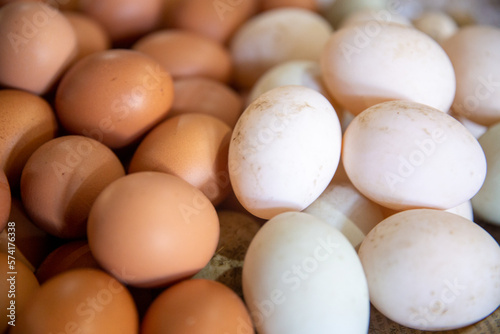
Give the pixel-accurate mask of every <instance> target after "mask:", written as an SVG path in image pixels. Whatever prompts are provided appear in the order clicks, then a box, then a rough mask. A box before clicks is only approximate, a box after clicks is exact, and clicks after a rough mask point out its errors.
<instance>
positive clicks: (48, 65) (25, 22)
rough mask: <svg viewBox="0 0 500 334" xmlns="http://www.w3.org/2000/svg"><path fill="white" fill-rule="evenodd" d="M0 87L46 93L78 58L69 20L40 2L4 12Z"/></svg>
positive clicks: (0, 16)
mask: <svg viewBox="0 0 500 334" xmlns="http://www.w3.org/2000/svg"><path fill="white" fill-rule="evenodd" d="M0 36H5V37H4V38H2V39H0V50H2V52H0V85H4V86H6V87H11V88H18V89H22V90H27V91H30V92H32V93H34V94H44V93H46V92H47V91H48V90H49V89H50V88H51V87H52V85H53V84H54V82H55V81H56V80H57V79H58V77H59V76H60V75H61V74H62V72H63V71H64V70H65V68H66V66H67V65H68V64H69V62H70V61H71V60H72V59H73V57H74V56H75V55H76V47H77V45H76V36H75V32H74V31H73V28H72V27H71V25H70V24H69V22H68V20H66V18H65V17H64V16H63V15H62V14H61V13H60V12H59V11H58V10H57V9H55V8H53V7H51V6H49V5H46V4H43V3H40V2H12V3H9V4H7V5H5V6H3V7H1V8H0Z"/></svg>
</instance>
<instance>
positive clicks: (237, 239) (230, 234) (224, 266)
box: [193, 210, 260, 297]
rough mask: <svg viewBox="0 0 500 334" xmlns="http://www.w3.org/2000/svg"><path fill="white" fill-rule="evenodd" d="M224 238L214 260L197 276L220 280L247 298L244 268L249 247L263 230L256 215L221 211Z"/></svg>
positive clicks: (218, 213)
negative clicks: (244, 287) (244, 286)
mask: <svg viewBox="0 0 500 334" xmlns="http://www.w3.org/2000/svg"><path fill="white" fill-rule="evenodd" d="M217 215H218V216H219V223H220V237H219V244H218V245H217V251H216V253H215V254H214V256H213V257H212V259H211V260H210V262H209V263H208V264H207V265H206V266H205V268H203V269H202V270H201V271H200V272H199V273H197V274H196V275H195V276H194V277H193V278H205V279H210V280H214V281H218V282H220V283H222V284H225V285H226V286H228V287H230V288H231V289H232V290H233V291H234V292H236V293H237V294H238V296H240V297H243V289H242V284H241V283H242V278H241V274H242V270H243V262H244V260H245V255H246V253H247V249H248V246H249V245H250V242H251V241H252V239H253V237H254V236H255V234H256V233H257V231H258V230H259V229H260V223H259V222H258V221H257V219H254V218H253V216H251V215H248V214H244V213H241V212H236V211H228V210H220V211H218V212H217Z"/></svg>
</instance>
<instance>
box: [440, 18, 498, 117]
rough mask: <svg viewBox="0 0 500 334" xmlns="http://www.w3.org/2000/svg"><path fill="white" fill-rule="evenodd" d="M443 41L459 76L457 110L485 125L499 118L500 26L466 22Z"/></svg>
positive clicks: (454, 103)
mask: <svg viewBox="0 0 500 334" xmlns="http://www.w3.org/2000/svg"><path fill="white" fill-rule="evenodd" d="M442 45H443V48H444V50H445V51H446V53H447V54H448V56H449V57H450V59H451V62H452V63H453V67H454V68H455V73H456V77H457V92H456V95H455V101H454V102H453V111H454V112H456V113H457V114H459V115H462V116H464V117H466V118H468V119H470V120H471V121H473V122H475V123H478V124H481V125H486V126H491V125H493V124H495V123H497V122H499V121H500V107H499V105H500V104H499V101H500V89H499V82H500V68H499V66H498V63H499V62H500V28H497V27H492V26H481V25H472V26H466V27H463V28H461V29H460V30H458V31H457V32H456V33H455V34H454V35H453V36H451V37H450V38H448V39H447V40H445V41H444V42H443V43H442Z"/></svg>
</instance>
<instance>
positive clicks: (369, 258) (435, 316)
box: [359, 209, 500, 330]
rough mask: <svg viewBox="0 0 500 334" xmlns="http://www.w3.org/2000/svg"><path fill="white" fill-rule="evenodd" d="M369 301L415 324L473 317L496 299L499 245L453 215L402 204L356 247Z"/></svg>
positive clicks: (453, 323) (452, 323)
mask: <svg viewBox="0 0 500 334" xmlns="http://www.w3.org/2000/svg"><path fill="white" fill-rule="evenodd" d="M359 257H360V259H361V262H362V263H363V268H364V271H365V273H366V277H367V281H368V287H369V291H370V301H371V302H372V303H373V305H374V306H375V307H376V308H377V309H378V310H379V311H380V312H381V313H383V314H384V315H385V316H387V317H388V318H390V319H392V320H393V321H395V322H397V323H399V324H402V325H404V326H407V327H411V328H416V329H420V330H449V329H456V328H460V327H464V326H467V325H469V324H472V323H475V322H477V321H479V320H481V319H483V318H485V317H486V316H488V315H489V314H490V313H491V312H493V311H494V310H495V309H496V308H497V307H498V306H499V305H500V285H499V284H498V282H499V281H500V247H499V246H498V243H497V242H496V241H495V240H494V239H493V238H492V237H491V236H490V235H489V234H488V233H487V232H486V231H485V230H483V229H482V228H481V227H479V226H478V225H476V224H475V223H473V222H471V221H470V220H468V219H465V218H463V217H460V216H458V215H455V214H452V213H449V212H444V211H439V210H430V209H417V210H407V211H403V212H401V213H398V214H395V215H393V216H391V217H389V218H387V219H385V220H384V221H382V222H381V223H379V224H378V225H377V226H376V227H375V228H374V229H373V230H372V231H371V232H370V233H369V234H368V235H367V236H366V238H365V239H364V241H363V243H362V244H361V247H360V249H359Z"/></svg>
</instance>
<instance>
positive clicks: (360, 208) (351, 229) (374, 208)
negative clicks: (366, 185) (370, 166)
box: [303, 181, 384, 249]
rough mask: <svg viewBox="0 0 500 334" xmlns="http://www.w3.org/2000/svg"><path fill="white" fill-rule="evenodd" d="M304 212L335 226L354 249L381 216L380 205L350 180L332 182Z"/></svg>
mask: <svg viewBox="0 0 500 334" xmlns="http://www.w3.org/2000/svg"><path fill="white" fill-rule="evenodd" d="M303 212H305V213H308V214H311V215H313V216H315V217H318V218H320V219H322V220H323V221H324V222H326V223H328V224H330V225H332V226H333V227H335V228H336V229H338V230H339V231H340V232H342V234H344V235H345V236H346V238H347V239H348V240H349V241H350V242H351V245H352V246H353V247H354V248H355V249H357V248H358V247H359V245H360V244H361V242H362V241H363V239H364V237H365V236H366V234H368V232H370V231H371V229H372V228H373V227H374V226H375V225H377V224H378V223H380V222H381V221H382V220H383V219H384V216H383V214H382V210H381V208H380V206H379V205H378V204H375V203H374V202H372V201H370V200H369V199H367V198H366V197H365V196H363V195H362V194H361V193H360V192H359V191H358V190H357V189H356V188H355V187H354V186H353V185H352V184H351V183H350V182H342V183H337V182H335V181H332V182H331V183H330V184H329V185H328V187H327V188H326V189H325V191H323V193H322V194H321V195H320V196H319V197H318V198H317V199H316V200H315V201H314V202H313V203H312V204H311V205H309V206H308V207H307V208H306V209H304V210H303Z"/></svg>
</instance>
